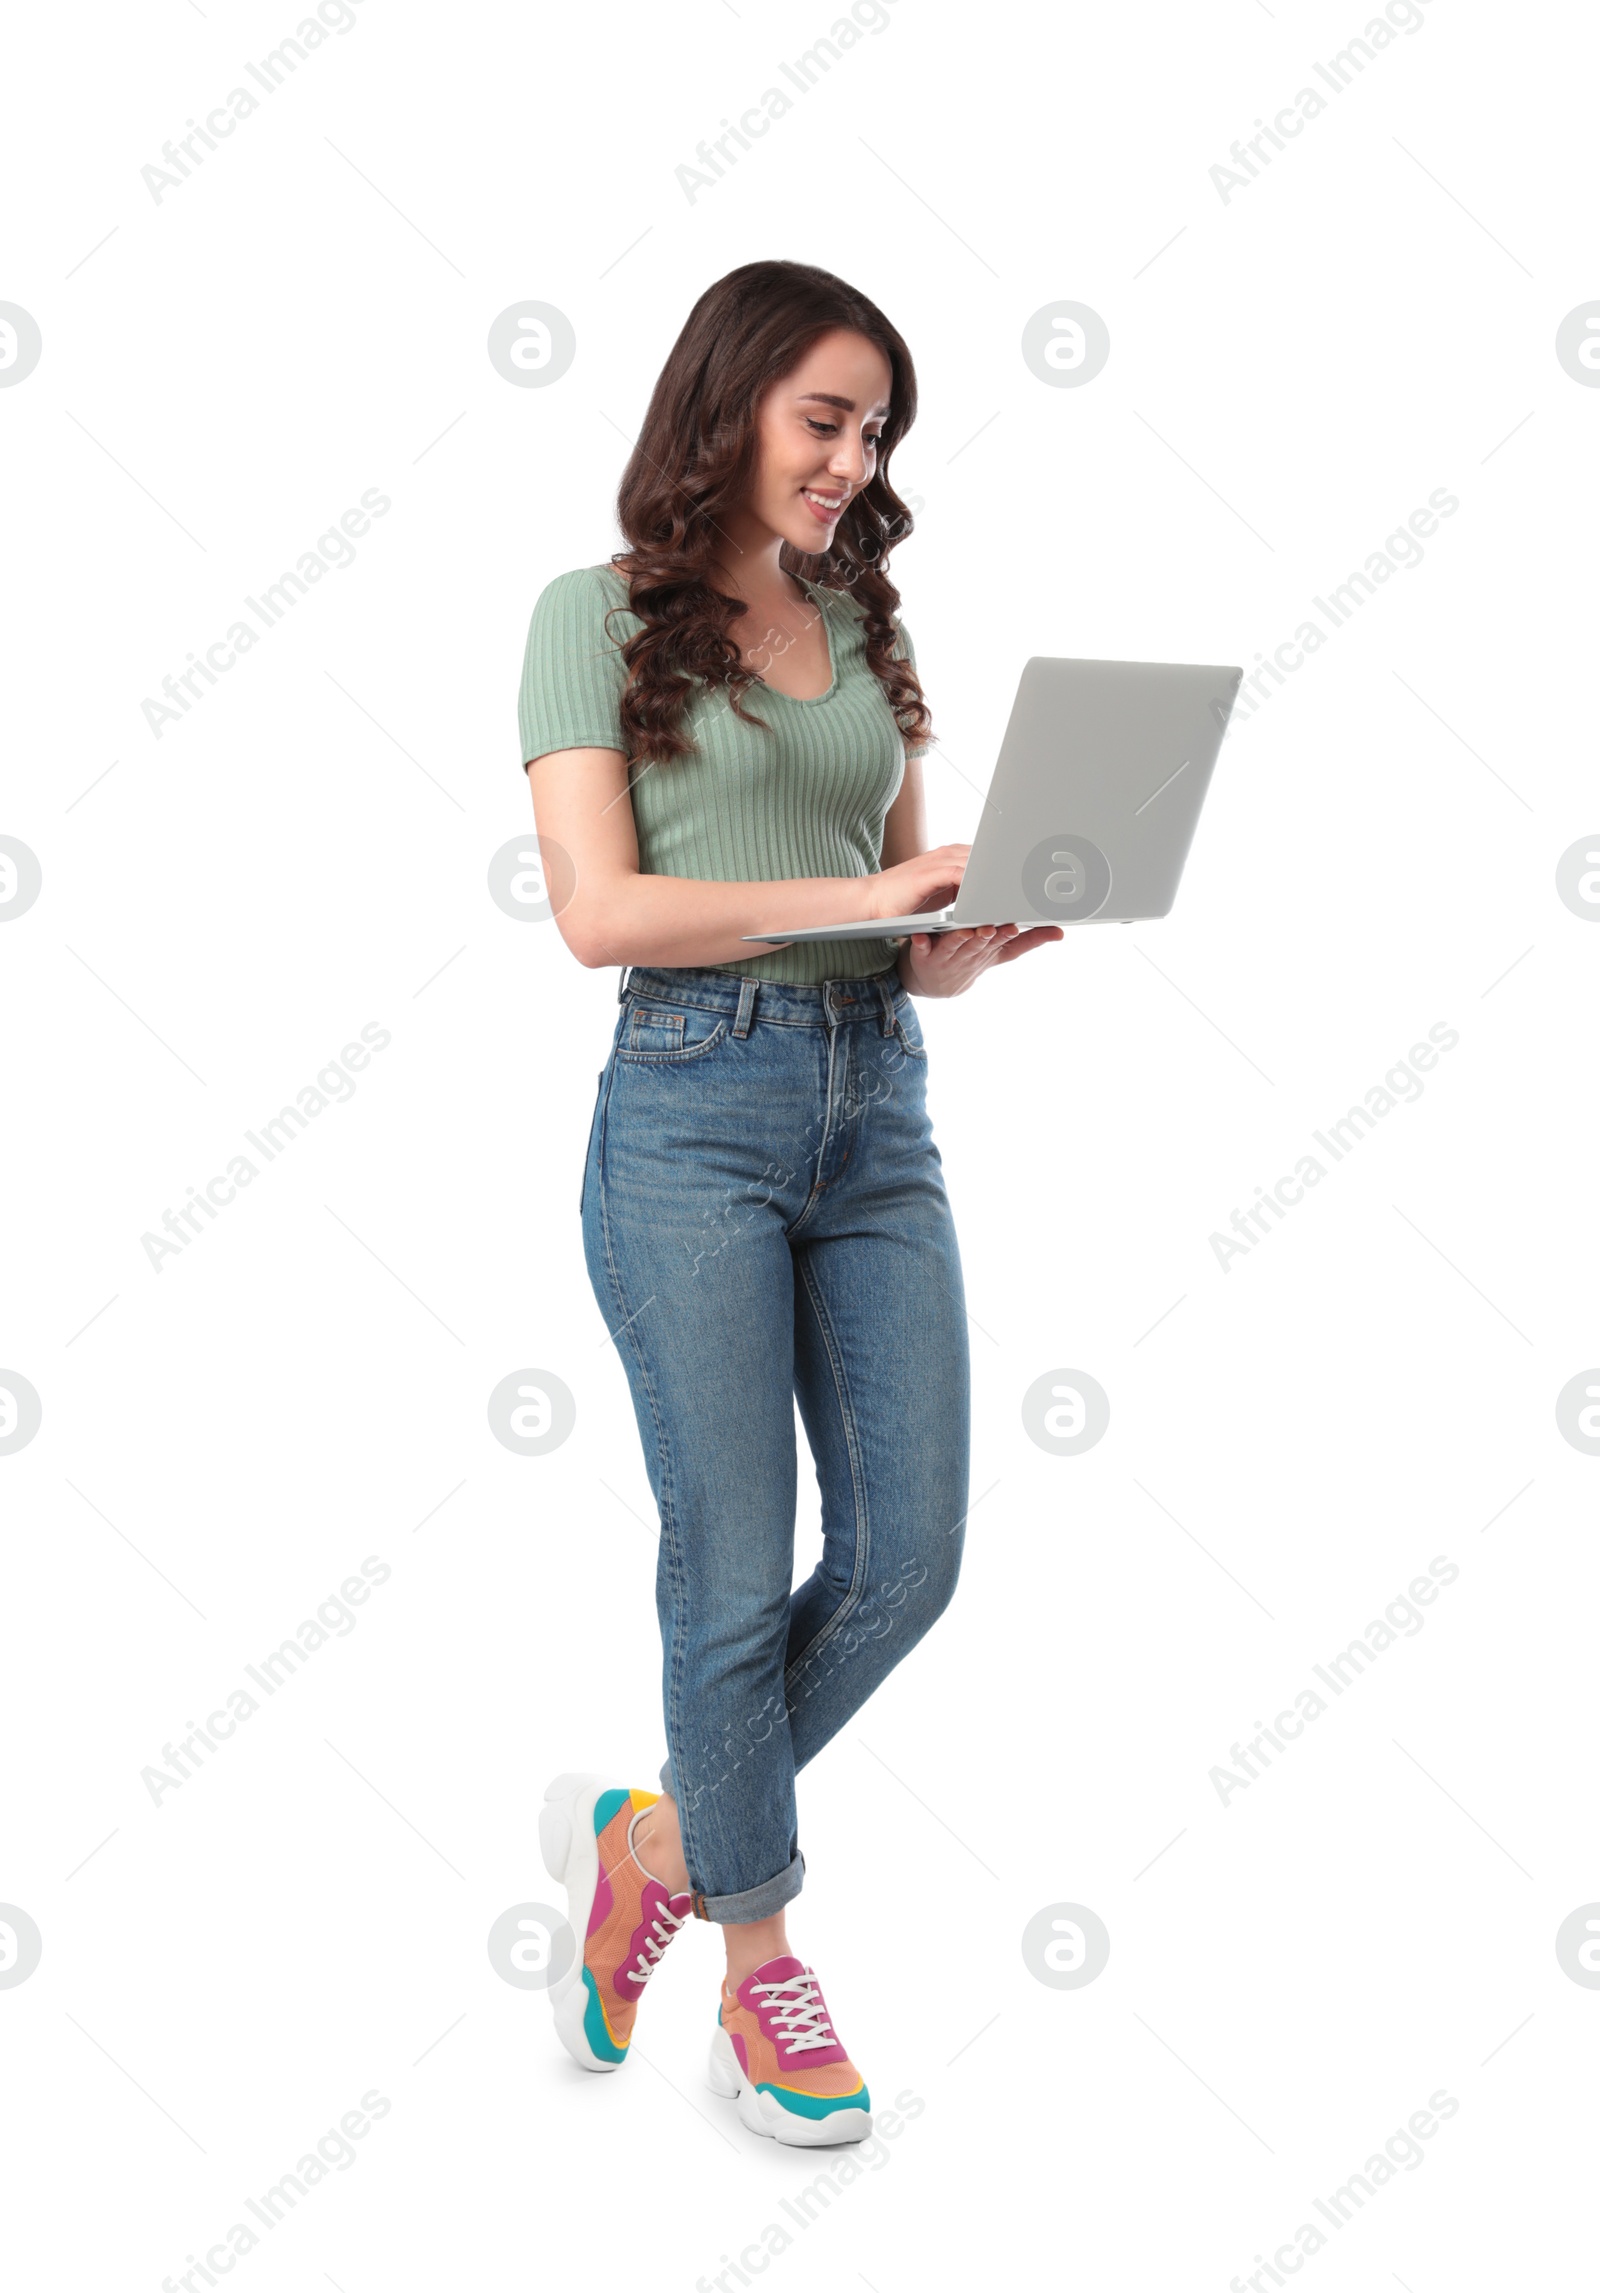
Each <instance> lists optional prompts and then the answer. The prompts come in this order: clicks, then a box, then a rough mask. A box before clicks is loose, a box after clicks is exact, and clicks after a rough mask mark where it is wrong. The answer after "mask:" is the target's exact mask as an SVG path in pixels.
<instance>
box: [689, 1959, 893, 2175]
mask: <svg viewBox="0 0 1600 2293" xmlns="http://www.w3.org/2000/svg"><path fill="white" fill-rule="evenodd" d="M709 2079H710V2084H711V2087H712V2090H713V2091H714V2092H715V2093H718V2094H722V2095H724V2096H728V2097H730V2098H737V2100H738V2104H739V2115H740V2117H741V2118H742V2119H743V2121H744V2123H745V2124H746V2125H747V2126H748V2127H749V2129H750V2131H751V2133H752V2134H771V2135H772V2136H773V2137H774V2138H775V2139H776V2140H777V2141H780V2142H793V2143H795V2144H797V2145H798V2146H799V2147H801V2148H802V2149H817V2148H821V2147H822V2146H823V2145H825V2144H828V2143H832V2142H861V2141H865V2139H866V2137H867V2136H868V2135H869V2134H870V2133H871V2131H872V2097H871V2096H870V2095H869V2094H868V2092H867V2089H866V2085H865V2083H864V2082H863V2080H862V2077H861V2073H860V2071H859V2070H857V2069H856V2067H855V2065H854V2063H853V2062H852V2061H851V2060H850V2057H849V2055H848V2054H846V2052H845V2050H844V2048H843V2047H842V2046H841V2045H840V2044H839V2041H838V2039H837V2038H835V2036H834V2034H833V2025H832V2023H831V2022H830V2021H829V2020H828V2010H827V2008H826V2007H825V2006H824V2005H823V2003H822V1992H821V1990H820V1989H819V1987H818V1984H817V1978H816V1976H815V1975H814V1974H813V1973H812V1971H811V1969H810V1968H809V1967H804V1966H802V1965H801V1964H800V1961H799V1960H798V1959H792V1958H781V1959H768V1960H767V1961H766V1963H765V1965H764V1966H759V1967H757V1969H756V1971H755V1973H754V1974H753V1975H747V1976H746V1977H745V1979H744V1981H743V1982H742V1983H741V1984H740V1985H739V1987H738V1989H737V1991H732V1990H729V1988H728V1986H727V1983H726V1981H724V1983H723V1986H722V2005H721V2008H720V2010H719V2012H718V2015H717V2030H716V2036H715V2037H714V2038H713V2039H712V2041H711V2066H710V2071H709Z"/></svg>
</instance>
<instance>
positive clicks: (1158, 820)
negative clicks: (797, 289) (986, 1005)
mask: <svg viewBox="0 0 1600 2293" xmlns="http://www.w3.org/2000/svg"><path fill="white" fill-rule="evenodd" d="M1243 675H1244V671H1243V670H1242V669H1205V668H1188V667H1182V666H1176V665H1173V664H1170V663H1167V662H1161V661H1052V660H1046V659H1043V658H1041V657H1037V656H1036V657H1035V658H1034V659H1033V660H1031V661H1029V662H1027V663H1026V664H1025V666H1024V668H1023V671H1022V676H1021V679H1020V681H1019V682H1018V685H1017V697H1016V699H1015V700H1014V701H1013V702H1012V704H1011V719H1010V722H1009V723H1008V724H1007V726H1006V734H1005V739H1004V740H1003V741H1002V743H1001V745H1000V756H999V761H998V762H997V763H996V765H995V768H994V778H993V780H992V781H991V782H990V784H989V793H988V796H987V798H986V799H985V801H984V807H983V816H982V818H981V819H980V820H979V822H978V825H977V828H976V830H975V832H974V834H973V839H972V851H971V855H970V857H969V858H968V861H967V867H966V873H965V874H964V875H963V877H962V879H961V883H960V886H959V888H958V890H957V892H956V896H955V899H954V900H953V901H952V902H951V904H950V905H949V907H946V908H939V909H936V910H934V911H933V912H932V913H930V914H927V915H918V916H885V917H879V918H877V919H876V920H874V921H872V922H870V923H860V924H818V925H812V926H808V927H806V928H804V929H801V930H795V929H794V928H793V927H791V928H790V929H788V930H786V931H774V932H772V933H771V934H767V933H764V932H746V933H745V934H744V935H743V936H744V938H745V939H746V940H756V941H761V942H763V943H764V944H767V945H771V944H772V943H773V942H774V941H782V942H788V943H792V942H794V941H797V940H836V939H837V940H852V939H903V938H905V937H906V936H907V935H908V934H909V933H911V932H951V931H963V930H970V929H971V928H972V927H973V926H974V925H975V924H977V925H981V924H1109V923H1122V924H1131V923H1134V922H1136V921H1138V920H1140V919H1141V918H1148V917H1151V916H1164V915H1165V914H1166V913H1167V911H1168V909H1169V908H1170V907H1171V906H1172V902H1173V899H1174V897H1175V896H1176V893H1177V889H1178V878H1179V877H1180V876H1181V875H1182V874H1183V864H1184V861H1185V860H1186V859H1187V858H1188V854H1189V845H1190V842H1191V840H1192V838H1193V836H1194V831H1195V823H1196V821H1197V820H1198V819H1199V817H1200V806H1201V804H1202V802H1203V801H1204V799H1205V793H1206V789H1207V788H1208V786H1209V785H1210V781H1211V770H1212V767H1213V765H1214V764H1215V763H1216V761H1217V750H1218V748H1219V747H1220V746H1221V744H1222V735H1223V733H1224V731H1225V729H1226V727H1227V722H1228V716H1229V713H1230V711H1231V710H1232V708H1233V703H1234V699H1235V696H1236V695H1237V693H1238V690H1239V684H1240V680H1241V679H1242V677H1243Z"/></svg>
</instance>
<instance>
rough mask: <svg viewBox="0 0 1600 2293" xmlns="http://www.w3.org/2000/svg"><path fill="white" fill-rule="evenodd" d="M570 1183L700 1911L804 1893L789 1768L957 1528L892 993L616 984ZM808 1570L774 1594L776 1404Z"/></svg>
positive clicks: (928, 1214)
mask: <svg viewBox="0 0 1600 2293" xmlns="http://www.w3.org/2000/svg"><path fill="white" fill-rule="evenodd" d="M619 999H620V1001H621V1004H622V1011H621V1015H620V1017H619V1019H618V1022H617V1030H616V1035H615V1037H614V1039H613V1042H612V1047H611V1056H610V1058H609V1060H608V1061H607V1063H606V1067H605V1071H604V1073H603V1074H602V1076H601V1078H600V1090H599V1096H598V1100H597V1103H596V1106H595V1114H594V1124H593V1128H592V1131H591V1135H590V1140H589V1152H588V1159H587V1162H586V1164H585V1169H584V1182H583V1237H584V1250H585V1255H586V1257H587V1259H588V1265H589V1274H590V1279H591V1280H592V1281H593V1283H594V1288H595V1295H596V1297H597V1298H598V1299H599V1301H600V1306H601V1310H602V1312H603V1313H604V1315H605V1317H606V1324H607V1327H608V1328H609V1329H610V1330H611V1332H612V1335H613V1338H614V1341H615V1343H616V1346H617V1349H618V1352H619V1353H620V1355H621V1357H622V1361H623V1364H624V1367H625V1368H626V1370H627V1374H628V1382H629V1385H630V1387H631V1389H632V1393H633V1406H634V1412H635V1415H636V1416H637V1418H638V1423H639V1435H640V1439H641V1440H642V1442H643V1444H644V1454H645V1463H646V1466H647V1468H648V1470H649V1474H650V1479H651V1484H652V1486H653V1488H654V1491H655V1497H656V1504H657V1507H658V1509H659V1512H660V1516H661V1549H660V1562H659V1566H658V1569H657V1576H656V1609H657V1613H658V1615H659V1617H660V1621H661V1637H662V1647H663V1658H664V1662H663V1696H664V1703H665V1712H666V1735H667V1747H668V1753H669V1758H668V1761H667V1764H666V1766H665V1767H664V1768H663V1769H662V1771H661V1780H662V1784H663V1786H664V1788H665V1789H666V1790H668V1791H670V1792H671V1793H672V1795H673V1797H674V1799H675V1800H676V1801H677V1805H678V1819H679V1824H680V1827H681V1830H682V1834H683V1852H684V1860H685V1862H686V1863H687V1865H688V1869H689V1883H690V1887H691V1889H692V1891H693V1897H694V1908H695V1911H696V1913H697V1915H698V1916H699V1917H701V1918H705V1919H716V1920H721V1921H724V1922H727V1921H732V1920H745V1919H764V1918H767V1917H768V1916H770V1914H771V1913H772V1912H774V1911H776V1910H778V1909H780V1908H781V1906H782V1905H783V1904H785V1903H786V1902H788V1900H789V1899H790V1897H791V1896H793V1895H796V1894H798V1893H799V1891H800V1884H801V1879H802V1875H803V1873H804V1870H805V1864H804V1860H803V1858H802V1857H801V1854H800V1847H799V1837H798V1832H797V1828H796V1817H795V1795H794V1779H795V1771H796V1770H797V1769H798V1768H802V1767H804V1765H805V1764H806V1762H807V1760H809V1759H811V1758H812V1757H813V1756H814V1755H815V1754H816V1753H817V1752H819V1751H820V1750H821V1749H822V1747H823V1745H824V1744H825V1743H827V1741H828V1739H829V1738H830V1737H831V1736H833V1735H836V1734H837V1733H838V1731H839V1729H840V1728H842V1727H843V1726H844V1724H845V1722H846V1721H847V1720H848V1719H850V1717H851V1716H852V1714H854V1713H855V1712H857V1711H859V1710H860V1708H861V1706H862V1704H863V1703H865V1701H866V1699H867V1698H868V1696H870V1695H871V1693H872V1691H873V1689H874V1688H876V1687H877V1685H878V1683H879V1681H880V1680H882V1679H884V1678H885V1677H886V1675H887V1674H888V1673H889V1672H890V1671H891V1670H892V1669H893V1667H894V1666H895V1665H896V1664H897V1663H898V1662H899V1661H900V1659H901V1657H902V1656H904V1655H905V1654H906V1653H907V1652H908V1651H909V1650H910V1649H912V1648H914V1647H915V1645H916V1643H917V1642H918V1641H919V1640H920V1639H921V1637H922V1635H923V1634H924V1633H925V1632H926V1631H927V1629H928V1627H929V1625H930V1624H932V1623H933V1621H934V1620H935V1618H936V1617H937V1616H938V1615H939V1614H940V1612H941V1611H942V1610H943V1608H944V1607H945V1605H946V1603H947V1602H948V1600H949V1598H950V1595H951V1593H952V1591H953V1590H954V1588H955V1581H956V1574H957V1570H958V1568H959V1566H960V1560H961V1547H962V1542H963V1527H964V1518H965V1514H966V1506H967V1452H968V1407H969V1381H968V1366H967V1325H966V1309H965V1305H964V1302H963V1295H962V1283H961V1262H960V1259H959V1256H958V1254H957V1250H956V1238H955V1230H954V1227H953V1225H952V1223H951V1217H950V1205H949V1202H948V1200H947V1199H946V1196H945V1190H944V1180H943V1176H942V1174H941V1170H940V1164H939V1153H938V1149H937V1148H936V1147H935V1145H934V1143H933V1134H932V1131H931V1129H930V1127H929V1123H928V1116H927V1110H926V1107H925V1104H924V1097H923V1089H924V1079H925V1074H926V1066H927V1053H926V1051H925V1050H924V1048H923V1044H922V1035H921V1029H920V1027H919V1026H918V1023H917V1018H916V1013H915V1010H914V1008H913V1005H912V1002H911V999H910V997H909V996H908V995H907V994H906V992H905V990H904V989H903V988H902V987H901V986H900V983H899V981H898V979H897V978H896V977H895V975H894V973H892V972H889V973H885V974H883V975H882V976H881V977H880V978H875V979H845V980H829V981H826V982H825V983H823V984H822V985H820V986H789V985H784V984H779V983H777V982H774V981H769V980H755V979H747V978H742V977H740V976H738V975H736V974H731V973H728V972H718V971H711V970H706V971H699V970H684V971H664V970H663V971H656V970H647V969H641V968H635V969H634V970H633V971H632V972H629V973H625V974H624V977H623V984H622V986H621V988H620V989H619ZM797 1401H798V1403H799V1407H800V1416H801V1420H802V1422H803V1424H804V1426H805V1431H806V1438H807V1440H808V1442H809V1444H810V1448H811V1453H812V1457H813V1459H814V1460H815V1463H816V1470H817V1481H818V1485H819V1487H820V1490H821V1496H822V1553H821V1557H820V1559H819V1560H818V1562H817V1565H816V1567H815V1568H814V1569H813V1570H812V1572H811V1574H810V1576H809V1577H807V1579H806V1581H805V1582H804V1584H802V1585H801V1586H800V1588H799V1590H798V1591H791V1586H792V1584H793V1579H794V1524H795V1470H796V1468H795V1430H794V1413H795V1403H796V1402H797Z"/></svg>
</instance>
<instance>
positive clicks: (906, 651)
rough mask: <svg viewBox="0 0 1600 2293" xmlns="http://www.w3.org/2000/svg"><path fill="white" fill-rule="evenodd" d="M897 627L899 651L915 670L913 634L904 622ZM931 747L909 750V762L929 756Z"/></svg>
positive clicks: (915, 652) (920, 746)
mask: <svg viewBox="0 0 1600 2293" xmlns="http://www.w3.org/2000/svg"><path fill="white" fill-rule="evenodd" d="M895 626H896V627H897V629H898V630H899V632H900V642H899V646H898V648H897V650H898V651H899V652H900V653H902V654H903V655H904V656H905V658H906V659H907V660H908V661H909V662H910V663H911V666H912V667H913V668H915V667H916V665H917V649H916V647H915V645H913V644H912V642H911V632H910V630H909V629H908V628H907V627H906V625H905V623H904V622H903V621H900V622H897V623H896V624H895ZM929 746H930V744H929V743H928V742H927V741H923V742H921V743H920V744H919V746H918V747H916V748H908V749H907V750H906V760H907V762H908V763H910V762H912V761H914V760H915V759H916V758H917V757H919V756H926V755H927V754H928V750H929Z"/></svg>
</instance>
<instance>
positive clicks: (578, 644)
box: [517, 565, 637, 764]
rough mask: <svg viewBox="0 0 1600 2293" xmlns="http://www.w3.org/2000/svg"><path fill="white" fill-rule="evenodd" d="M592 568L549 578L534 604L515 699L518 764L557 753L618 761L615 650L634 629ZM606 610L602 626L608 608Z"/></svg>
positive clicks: (610, 586) (602, 575)
mask: <svg viewBox="0 0 1600 2293" xmlns="http://www.w3.org/2000/svg"><path fill="white" fill-rule="evenodd" d="M620 590H621V585H620V583H618V582H617V581H616V580H614V579H613V578H612V577H611V576H610V574H609V572H608V571H607V570H605V569H602V568H601V567H599V566H593V565H588V566H579V567H578V568H577V569H576V570H575V571H573V572H571V573H560V574H557V576H556V578H555V580H554V581H552V582H550V583H549V584H548V586H547V587H546V588H544V589H542V590H541V591H540V593H539V596H538V598H537V600H536V601H535V604H534V608H533V618H532V620H531V621H530V622H529V624H528V642H527V646H526V648H525V649H524V652H523V656H522V684H521V687H520V689H519V691H518V695H517V729H518V732H519V733H520V734H521V737H522V748H521V761H522V763H524V764H531V763H532V762H533V760H534V759H535V757H540V756H548V755H549V753H550V751H551V750H552V749H557V748H616V749H620V750H621V751H622V753H623V754H624V755H626V754H627V752H628V742H627V740H626V738H625V736H624V734H623V730H622V718H621V708H620V704H621V700H622V695H623V691H624V689H625V688H626V685H627V682H628V670H627V664H626V662H625V661H624V660H623V658H622V653H621V645H622V643H623V641H624V640H625V639H626V637H627V636H628V635H629V634H630V630H631V627H633V626H637V622H636V619H635V617H634V616H633V615H632V614H631V613H630V612H629V611H628V609H627V605H626V603H625V601H624V600H625V592H621V594H620V595H619V592H620ZM619 603H620V604H621V607H622V609H621V611H613V612H612V618H611V621H610V624H609V626H608V624H607V621H606V613H607V609H608V608H615V607H616V606H617V605H618V604H619Z"/></svg>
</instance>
